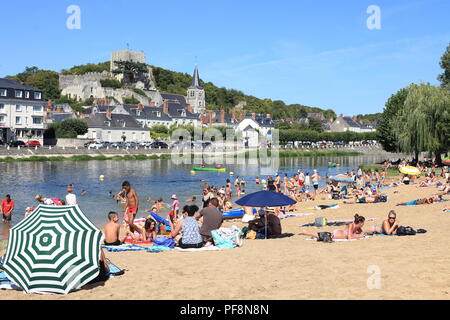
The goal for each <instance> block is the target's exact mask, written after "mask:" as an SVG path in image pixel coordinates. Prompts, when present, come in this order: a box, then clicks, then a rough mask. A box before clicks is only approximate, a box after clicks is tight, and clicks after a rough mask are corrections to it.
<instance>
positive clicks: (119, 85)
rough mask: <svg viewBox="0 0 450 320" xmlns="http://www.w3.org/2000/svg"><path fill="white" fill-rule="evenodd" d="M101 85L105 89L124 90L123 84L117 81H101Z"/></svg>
mask: <svg viewBox="0 0 450 320" xmlns="http://www.w3.org/2000/svg"><path fill="white" fill-rule="evenodd" d="M100 83H101V85H102V87H103V88H114V89H119V88H122V83H121V82H120V81H119V80H116V79H104V80H100Z"/></svg>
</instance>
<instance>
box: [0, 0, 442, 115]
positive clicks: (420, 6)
mask: <svg viewBox="0 0 450 320" xmlns="http://www.w3.org/2000/svg"><path fill="white" fill-rule="evenodd" d="M72 4H75V5H78V6H79V7H80V9H81V29H80V30H69V29H67V27H66V20H67V18H68V16H69V15H68V14H67V13H66V9H67V7H68V6H69V5H72ZM370 5H377V6H379V7H380V9H381V30H369V29H368V28H367V26H366V21H367V19H368V17H369V14H367V12H366V10H367V8H368V6H370ZM449 12H450V1H448V0H410V1H404V0H370V1H366V0H346V1H334V0H317V1H312V0H311V1H304V0H303V1H301V0H289V1H288V0H278V1H266V0H227V1H224V0H214V1H212V0H190V1H186V0H166V1H155V0H128V1H125V0H90V1H85V0H70V1H66V0H53V1H52V0H40V1H21V0H17V1H7V2H4V3H2V6H1V11H0V30H2V32H1V33H2V41H1V45H0V76H5V75H9V74H16V73H18V72H21V71H22V70H23V69H24V68H25V67H26V66H33V65H36V66H38V67H40V68H43V69H52V70H56V71H59V70H61V69H62V68H69V67H71V66H73V65H77V64H84V63H87V62H93V63H97V62H102V61H106V60H109V57H110V52H111V51H114V50H121V49H126V48H127V43H129V45H130V49H133V50H138V51H141V50H142V51H145V52H146V54H147V62H148V63H150V64H153V65H157V66H161V67H164V68H168V69H171V70H174V71H179V72H187V73H192V71H193V68H194V64H195V62H196V61H197V62H198V64H199V68H200V76H201V77H202V79H203V80H205V81H211V82H213V83H214V84H216V85H218V86H224V87H227V88H235V89H239V90H242V91H243V92H245V93H246V94H251V95H255V96H257V97H260V98H271V99H273V100H278V99H279V100H284V101H285V102H286V103H301V104H304V105H309V106H316V107H321V108H332V109H334V110H335V111H336V112H337V113H344V114H347V115H353V114H359V113H374V112H381V111H382V109H383V106H384V103H385V101H386V100H387V99H388V98H389V97H390V95H391V94H393V93H395V92H396V91H397V90H398V89H400V88H402V87H404V86H406V85H408V84H409V83H412V82H420V81H425V82H430V83H432V84H438V82H437V80H436V77H437V75H438V74H439V73H441V69H440V67H439V59H440V57H441V56H442V54H443V53H444V51H445V48H446V46H447V45H448V44H449V42H450V19H449V18H448V13H449Z"/></svg>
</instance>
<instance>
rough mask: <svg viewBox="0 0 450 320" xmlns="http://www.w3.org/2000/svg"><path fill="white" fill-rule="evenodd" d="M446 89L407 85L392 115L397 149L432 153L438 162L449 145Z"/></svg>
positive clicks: (416, 153)
mask: <svg viewBox="0 0 450 320" xmlns="http://www.w3.org/2000/svg"><path fill="white" fill-rule="evenodd" d="M449 123H450V92H449V91H448V90H446V89H442V88H439V87H435V86H432V85H429V84H423V83H422V84H420V85H416V84H413V85H411V86H410V87H409V88H408V96H407V98H406V100H405V103H404V107H403V109H402V110H401V112H400V113H399V115H398V116H397V117H396V126H395V129H394V131H395V134H396V137H397V139H398V145H399V149H400V150H401V151H402V152H407V153H412V154H414V157H415V159H416V160H418V157H419V153H420V152H425V151H428V152H433V153H434V154H435V156H436V160H437V162H438V163H440V162H441V153H443V152H445V151H447V150H448V148H449V147H450V142H449V141H450V126H449Z"/></svg>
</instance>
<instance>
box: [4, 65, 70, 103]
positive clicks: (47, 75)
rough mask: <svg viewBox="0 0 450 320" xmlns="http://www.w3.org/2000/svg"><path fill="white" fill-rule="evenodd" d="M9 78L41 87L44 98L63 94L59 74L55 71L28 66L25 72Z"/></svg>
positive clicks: (56, 97)
mask: <svg viewBox="0 0 450 320" xmlns="http://www.w3.org/2000/svg"><path fill="white" fill-rule="evenodd" d="M7 78H9V79H14V80H17V81H20V82H22V83H25V84H27V85H29V86H32V87H35V88H38V89H41V90H42V92H43V93H44V99H52V100H55V99H58V98H60V96H61V90H60V89H59V74H58V73H57V72H55V71H51V70H40V69H39V68H37V67H26V68H25V71H24V72H22V73H19V74H17V75H15V76H7Z"/></svg>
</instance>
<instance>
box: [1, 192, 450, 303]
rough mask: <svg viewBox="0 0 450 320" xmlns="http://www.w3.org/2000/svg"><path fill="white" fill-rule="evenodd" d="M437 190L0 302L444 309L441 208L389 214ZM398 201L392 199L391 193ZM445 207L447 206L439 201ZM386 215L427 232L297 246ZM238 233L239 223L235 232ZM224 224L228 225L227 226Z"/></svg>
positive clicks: (143, 258) (294, 221) (302, 220)
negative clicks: (403, 303)
mask: <svg viewBox="0 0 450 320" xmlns="http://www.w3.org/2000/svg"><path fill="white" fill-rule="evenodd" d="M436 190H437V189H436V188H416V187H415V186H400V187H398V188H394V189H389V190H387V191H386V192H385V193H386V194H388V195H389V201H388V202H387V203H379V204H352V205H346V204H342V201H333V200H316V201H314V202H306V203H305V202H302V203H300V204H299V205H298V209H299V210H298V211H299V212H314V215H311V216H305V217H297V218H288V219H284V220H282V226H283V232H287V233H295V234H296V235H295V236H293V237H290V238H284V239H276V240H246V241H245V243H244V246H243V247H242V248H236V249H231V250H224V251H214V252H193V253H191V252H178V251H176V250H173V251H170V252H161V253H146V252H125V253H106V255H107V257H108V258H109V259H110V260H111V261H112V262H113V263H114V264H116V265H117V266H119V267H121V268H124V269H126V273H125V274H124V275H123V276H120V277H117V278H113V279H110V280H109V281H107V282H106V283H105V284H102V285H100V286H94V287H92V286H91V287H87V288H84V289H83V290H80V291H77V292H74V293H71V294H69V295H66V296H62V295H26V294H24V293H22V292H15V291H0V298H1V299H3V300H4V299H43V300H44V299H45V300H47V299H75V300H77V299H120V300H126V299H152V300H155V299H170V300H172V299H189V300H197V299H250V300H259V299H283V300H284V299H449V298H450V294H449V292H450V277H449V274H450V260H449V249H450V237H449V231H450V227H449V226H450V224H449V222H450V214H448V213H443V212H442V209H443V208H444V207H447V206H449V204H450V202H444V203H435V204H432V205H422V206H415V207H396V206H395V204H396V203H398V202H405V201H410V200H414V199H417V198H421V197H424V196H428V195H432V194H433V193H435V192H436ZM395 191H399V193H394V192H395ZM447 198H448V197H447ZM331 203H339V206H340V208H339V209H336V210H334V209H327V210H323V211H317V210H310V209H306V208H310V207H312V206H315V205H318V204H331ZM392 209H394V210H395V211H396V212H397V217H398V219H399V221H400V224H401V225H404V226H412V227H413V228H415V229H419V228H423V229H426V230H427V231H428V232H427V233H425V234H418V235H416V236H410V237H385V236H375V237H371V238H369V239H365V240H359V241H350V242H337V243H330V244H328V243H320V242H316V241H305V238H306V237H305V236H298V235H297V233H298V232H299V231H300V230H306V231H310V232H313V233H314V232H318V231H319V230H320V231H330V230H333V229H335V227H334V228H333V227H327V228H321V229H317V228H314V227H312V228H300V226H301V225H302V224H306V223H310V222H313V221H314V218H316V217H326V218H327V219H328V220H329V221H330V220H349V219H352V218H353V216H354V214H355V213H358V214H360V215H363V216H365V217H366V218H376V220H375V221H373V222H366V225H365V227H366V228H367V227H368V226H373V225H374V224H376V223H382V221H383V220H384V219H385V218H386V216H387V214H388V212H389V210H392ZM234 223H235V224H236V225H238V226H243V224H242V223H240V222H234ZM232 224H233V222H231V223H230V222H227V223H226V226H231V225H232ZM373 270H379V272H380V277H381V283H380V288H372V289H369V288H368V285H367V283H368V281H369V283H372V281H370V279H373V277H374V276H373Z"/></svg>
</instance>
